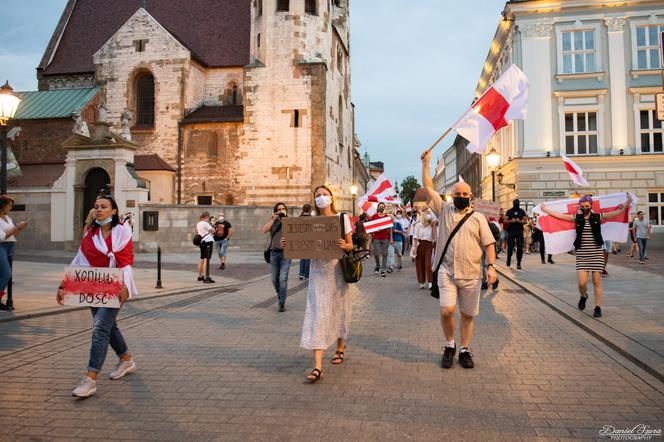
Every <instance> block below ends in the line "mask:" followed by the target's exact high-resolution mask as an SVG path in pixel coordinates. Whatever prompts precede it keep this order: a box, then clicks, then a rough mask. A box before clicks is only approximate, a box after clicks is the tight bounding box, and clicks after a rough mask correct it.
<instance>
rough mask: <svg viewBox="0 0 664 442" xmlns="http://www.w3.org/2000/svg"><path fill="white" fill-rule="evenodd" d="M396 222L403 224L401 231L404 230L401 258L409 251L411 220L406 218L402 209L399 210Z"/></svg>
mask: <svg viewBox="0 0 664 442" xmlns="http://www.w3.org/2000/svg"><path fill="white" fill-rule="evenodd" d="M396 222H398V223H399V224H401V230H403V235H402V236H403V244H402V247H401V256H403V254H404V253H406V250H408V247H409V243H408V239H409V238H408V231H409V229H410V219H409V218H408V217H407V216H404V214H403V211H402V210H401V209H399V210H397V219H396Z"/></svg>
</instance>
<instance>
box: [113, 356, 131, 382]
mask: <svg viewBox="0 0 664 442" xmlns="http://www.w3.org/2000/svg"><path fill="white" fill-rule="evenodd" d="M134 371H136V362H134V360H133V359H130V360H128V361H125V360H124V359H120V362H118V365H117V366H116V367H115V370H113V371H112V372H111V379H114V380H115V379H120V378H121V377H123V376H124V375H126V374H129V373H133V372H134Z"/></svg>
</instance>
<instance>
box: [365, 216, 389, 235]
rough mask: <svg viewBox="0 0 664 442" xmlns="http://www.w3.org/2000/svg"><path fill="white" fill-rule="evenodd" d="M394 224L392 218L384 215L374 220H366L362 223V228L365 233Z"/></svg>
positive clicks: (387, 227)
mask: <svg viewBox="0 0 664 442" xmlns="http://www.w3.org/2000/svg"><path fill="white" fill-rule="evenodd" d="M393 225H394V222H393V221H392V218H390V217H389V216H384V217H382V218H379V219H377V220H374V221H367V222H366V223H364V229H365V230H366V231H367V233H373V232H378V231H379V230H385V229H390V228H392V226H393Z"/></svg>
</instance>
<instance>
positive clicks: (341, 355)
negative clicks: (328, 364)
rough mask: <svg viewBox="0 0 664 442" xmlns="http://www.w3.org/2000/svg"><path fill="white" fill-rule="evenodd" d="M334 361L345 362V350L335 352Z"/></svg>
mask: <svg viewBox="0 0 664 442" xmlns="http://www.w3.org/2000/svg"><path fill="white" fill-rule="evenodd" d="M332 363H333V364H334V365H339V364H343V363H344V352H343V351H337V352H335V353H334V357H333V358H332Z"/></svg>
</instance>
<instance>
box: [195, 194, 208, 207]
mask: <svg viewBox="0 0 664 442" xmlns="http://www.w3.org/2000/svg"><path fill="white" fill-rule="evenodd" d="M196 204H198V205H199V206H211V205H212V195H198V196H197V197H196Z"/></svg>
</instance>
